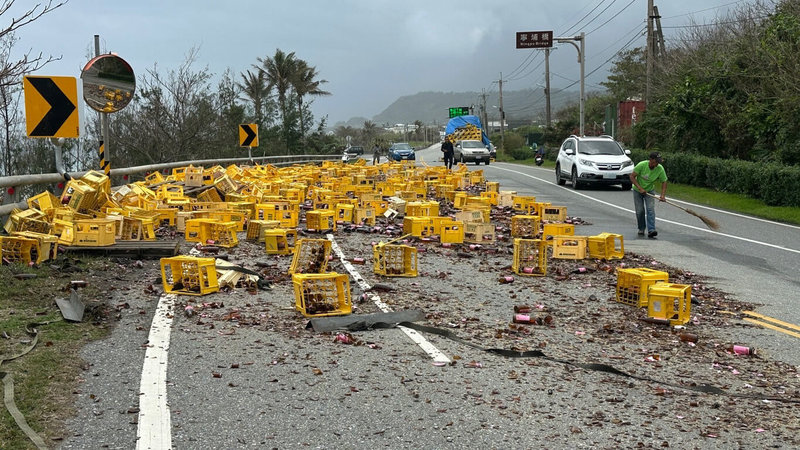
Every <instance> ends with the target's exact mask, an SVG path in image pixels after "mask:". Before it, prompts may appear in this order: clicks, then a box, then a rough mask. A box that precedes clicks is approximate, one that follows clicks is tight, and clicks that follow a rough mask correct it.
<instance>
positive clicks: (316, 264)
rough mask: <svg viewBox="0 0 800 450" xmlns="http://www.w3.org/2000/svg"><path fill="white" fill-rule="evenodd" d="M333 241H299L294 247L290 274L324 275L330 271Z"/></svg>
mask: <svg viewBox="0 0 800 450" xmlns="http://www.w3.org/2000/svg"><path fill="white" fill-rule="evenodd" d="M330 254H331V241H329V240H327V239H299V240H298V241H297V244H296V245H295V247H294V256H293V257H292V265H291V266H290V267H289V274H296V273H323V272H325V271H326V270H327V269H328V256H329V255H330Z"/></svg>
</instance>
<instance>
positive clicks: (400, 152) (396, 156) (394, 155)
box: [389, 142, 417, 161]
mask: <svg viewBox="0 0 800 450" xmlns="http://www.w3.org/2000/svg"><path fill="white" fill-rule="evenodd" d="M404 159H405V160H409V161H414V160H416V159H417V156H416V154H415V153H414V147H412V146H411V145H409V144H408V143H406V142H396V143H394V144H392V145H391V147H389V160H391V161H402V160H404Z"/></svg>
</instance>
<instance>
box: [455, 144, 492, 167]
mask: <svg viewBox="0 0 800 450" xmlns="http://www.w3.org/2000/svg"><path fill="white" fill-rule="evenodd" d="M453 150H454V157H455V160H456V161H459V162H462V163H466V162H474V163H475V164H476V165H477V164H480V163H481V161H483V162H484V163H485V164H486V165H489V149H488V148H486V146H485V145H483V142H481V141H478V140H463V141H456V145H455V147H454V148H453Z"/></svg>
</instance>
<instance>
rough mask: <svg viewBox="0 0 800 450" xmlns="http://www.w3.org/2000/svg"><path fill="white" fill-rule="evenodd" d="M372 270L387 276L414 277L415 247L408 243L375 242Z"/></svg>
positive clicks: (415, 268) (415, 264)
mask: <svg viewBox="0 0 800 450" xmlns="http://www.w3.org/2000/svg"><path fill="white" fill-rule="evenodd" d="M372 257H373V260H374V262H373V266H372V271H373V272H374V273H376V274H378V275H384V276H387V277H416V276H417V249H416V248H414V247H411V246H409V245H394V244H384V243H383V242H381V243H378V244H376V245H375V246H374V247H373V248H372Z"/></svg>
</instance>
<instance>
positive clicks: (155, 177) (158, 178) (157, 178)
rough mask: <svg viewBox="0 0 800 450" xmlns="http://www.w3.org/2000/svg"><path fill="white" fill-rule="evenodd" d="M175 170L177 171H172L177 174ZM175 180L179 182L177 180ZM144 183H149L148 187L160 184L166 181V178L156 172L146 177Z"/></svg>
mask: <svg viewBox="0 0 800 450" xmlns="http://www.w3.org/2000/svg"><path fill="white" fill-rule="evenodd" d="M175 170H177V169H172V171H173V173H174V172H175ZM175 179H176V180H177V178H175ZM144 181H145V183H147V185H148V186H149V185H153V184H158V183H162V182H163V181H164V176H163V175H161V172H158V171H155V172H151V173H149V174H147V175H145V177H144Z"/></svg>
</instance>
